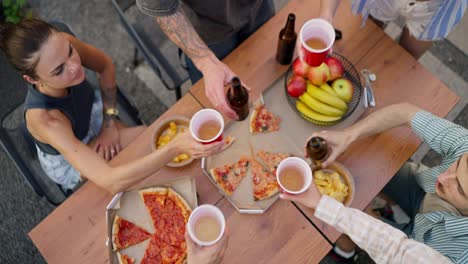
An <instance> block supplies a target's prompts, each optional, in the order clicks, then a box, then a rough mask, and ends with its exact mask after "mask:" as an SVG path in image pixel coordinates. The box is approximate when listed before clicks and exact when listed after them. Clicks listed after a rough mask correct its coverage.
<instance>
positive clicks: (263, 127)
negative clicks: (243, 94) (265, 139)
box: [249, 103, 281, 134]
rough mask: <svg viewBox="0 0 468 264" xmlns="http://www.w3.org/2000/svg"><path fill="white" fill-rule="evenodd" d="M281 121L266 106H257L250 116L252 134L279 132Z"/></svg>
mask: <svg viewBox="0 0 468 264" xmlns="http://www.w3.org/2000/svg"><path fill="white" fill-rule="evenodd" d="M280 122H281V119H280V118H279V117H278V116H276V115H274V114H273V113H272V112H270V111H269V110H268V109H266V107H265V105H264V104H261V103H259V104H257V106H256V107H255V109H254V110H253V112H252V115H251V116H250V126H249V127H250V133H253V134H255V133H266V132H272V131H278V130H279V128H280Z"/></svg>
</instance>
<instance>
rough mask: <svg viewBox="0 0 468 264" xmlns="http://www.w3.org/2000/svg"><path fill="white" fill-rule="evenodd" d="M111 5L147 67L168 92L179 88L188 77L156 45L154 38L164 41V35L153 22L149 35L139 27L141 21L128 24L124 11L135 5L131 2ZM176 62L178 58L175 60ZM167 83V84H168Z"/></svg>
mask: <svg viewBox="0 0 468 264" xmlns="http://www.w3.org/2000/svg"><path fill="white" fill-rule="evenodd" d="M112 4H113V6H114V8H115V9H116V12H117V15H118V16H119V19H120V22H121V23H122V26H123V27H124V29H125V31H127V33H128V35H129V36H130V38H131V39H132V41H133V42H134V44H135V46H136V47H137V48H138V50H139V51H140V52H141V53H142V54H143V56H144V58H145V60H146V61H147V62H148V64H149V66H150V67H151V68H152V69H153V71H154V72H155V73H156V75H158V77H159V78H160V79H161V81H162V83H163V84H164V85H165V86H166V88H167V89H169V90H174V89H177V87H179V88H180V86H181V85H182V83H184V82H185V81H186V80H187V79H188V75H187V74H186V73H185V74H184V73H181V72H180V70H179V71H178V70H177V69H176V67H175V66H174V65H173V64H171V63H170V61H174V60H169V59H168V58H167V56H165V55H164V54H163V53H162V52H161V49H160V47H159V46H158V44H157V43H156V37H155V35H157V36H158V38H159V39H166V37H165V35H164V34H163V33H162V32H161V31H160V29H159V28H158V27H157V26H155V24H154V21H151V23H153V25H154V26H151V29H152V30H151V33H149V32H148V31H146V30H145V28H144V26H142V25H141V22H142V21H138V22H134V23H130V20H129V19H127V17H126V15H125V11H126V10H127V9H129V8H130V7H132V6H133V5H134V4H135V1H134V0H133V1H132V0H112ZM175 61H178V57H177V60H175ZM168 81H169V82H168Z"/></svg>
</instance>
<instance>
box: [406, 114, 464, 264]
mask: <svg viewBox="0 0 468 264" xmlns="http://www.w3.org/2000/svg"><path fill="white" fill-rule="evenodd" d="M412 129H413V131H414V132H415V133H416V134H417V135H418V136H419V137H420V138H421V139H422V140H423V141H424V142H426V143H427V144H429V146H430V147H431V148H432V149H433V150H434V151H436V152H437V153H439V154H441V155H442V156H443V160H442V163H441V164H440V165H439V166H436V167H433V168H430V169H427V170H424V171H421V172H419V173H417V174H416V175H415V177H416V181H417V182H418V184H419V185H420V186H421V188H422V189H423V190H424V191H425V192H427V193H434V192H435V183H436V180H437V176H438V175H440V174H441V173H442V172H444V171H446V170H447V169H448V167H449V166H450V165H451V164H452V163H454V162H455V161H457V160H458V159H459V158H460V157H461V156H462V155H463V154H464V153H468V130H467V129H466V128H463V127H461V126H459V125H456V124H454V123H452V122H450V121H447V120H445V119H442V118H440V117H437V116H434V115H432V114H431V113H428V112H425V111H421V112H418V113H416V115H415V116H414V118H413V120H412ZM411 238H413V239H415V240H416V241H419V242H423V243H424V244H426V245H428V246H430V247H432V248H434V249H436V250H437V251H439V252H440V253H442V254H443V255H445V256H446V257H448V258H449V259H450V260H452V261H453V262H455V263H468V217H464V216H459V215H456V214H453V213H449V212H441V211H435V212H430V213H424V214H417V215H416V217H415V223H414V228H413V233H412V234H411Z"/></svg>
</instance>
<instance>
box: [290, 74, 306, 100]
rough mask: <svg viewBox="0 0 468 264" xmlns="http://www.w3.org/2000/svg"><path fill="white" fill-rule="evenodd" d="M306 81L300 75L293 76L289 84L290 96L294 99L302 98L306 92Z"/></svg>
mask: <svg viewBox="0 0 468 264" xmlns="http://www.w3.org/2000/svg"><path fill="white" fill-rule="evenodd" d="M306 85H307V84H306V80H305V79H304V78H302V77H301V76H298V75H293V77H292V78H291V79H289V82H288V94H289V95H290V96H292V97H295V98H297V97H299V96H301V95H302V94H303V93H304V92H305V90H306Z"/></svg>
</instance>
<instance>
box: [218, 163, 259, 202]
mask: <svg viewBox="0 0 468 264" xmlns="http://www.w3.org/2000/svg"><path fill="white" fill-rule="evenodd" d="M249 163H250V159H249V158H248V157H241V159H240V160H238V161H237V162H235V163H233V164H229V165H224V166H222V167H218V168H214V169H211V170H210V175H211V177H212V178H213V180H214V181H215V182H216V183H218V186H219V187H221V189H223V191H224V192H225V193H226V194H227V195H229V196H231V195H232V193H233V192H234V191H235V190H236V188H237V186H239V184H240V182H241V181H242V179H243V178H244V177H245V176H246V175H247V170H248V167H249Z"/></svg>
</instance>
